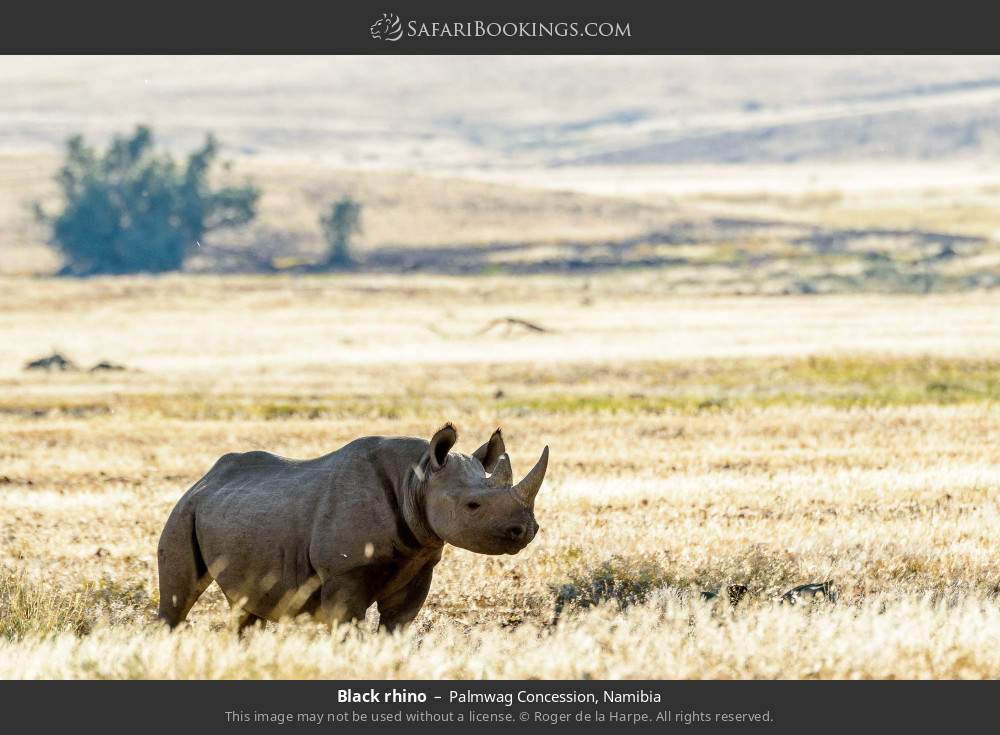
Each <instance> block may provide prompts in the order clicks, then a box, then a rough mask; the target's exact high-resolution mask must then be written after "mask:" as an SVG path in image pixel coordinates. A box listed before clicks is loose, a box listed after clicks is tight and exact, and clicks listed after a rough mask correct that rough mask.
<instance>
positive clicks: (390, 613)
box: [378, 562, 436, 633]
mask: <svg viewBox="0 0 1000 735" xmlns="http://www.w3.org/2000/svg"><path fill="white" fill-rule="evenodd" d="M435 563H436V562H429V563H427V564H426V565H425V566H424V567H423V569H421V570H420V572H418V573H417V575H416V576H415V577H414V578H413V579H411V580H410V582H409V583H408V584H407V585H406V586H405V587H403V588H402V589H401V590H399V591H398V592H395V593H394V594H392V595H389V596H388V597H386V598H385V599H382V600H379V601H378V613H379V620H378V626H379V628H385V629H386V630H387V631H389V632H390V633H391V632H392V631H394V630H395V629H396V628H399V627H401V626H403V625H406V624H407V623H410V622H411V621H412V620H413V619H414V618H415V617H417V613H419V612H420V608H422V607H423V606H424V600H426V599H427V593H428V592H429V591H430V589H431V579H432V578H433V577H434V564H435Z"/></svg>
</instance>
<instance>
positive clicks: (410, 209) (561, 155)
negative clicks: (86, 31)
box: [0, 57, 1000, 292]
mask: <svg viewBox="0 0 1000 735" xmlns="http://www.w3.org/2000/svg"><path fill="white" fill-rule="evenodd" d="M0 88H2V89H3V95H0V254H2V257H0V261H2V262H0V267H2V268H3V270H4V271H6V272H37V271H42V272H44V271H45V270H47V269H52V268H54V267H55V266H56V259H55V257H54V256H53V254H52V253H51V251H49V250H48V249H47V248H45V247H44V246H43V242H44V239H45V232H44V231H43V230H42V229H41V228H40V227H39V226H37V225H36V224H35V223H34V222H33V220H32V218H31V213H30V211H29V208H28V206H27V202H29V201H30V200H32V199H36V198H40V199H42V200H43V201H44V200H46V197H50V196H51V195H52V193H53V192H54V186H53V185H52V183H51V177H52V174H53V173H54V170H55V168H56V165H57V163H58V158H57V156H58V154H59V153H60V149H61V146H62V144H63V142H64V140H65V139H66V138H67V137H68V136H69V135H71V134H74V133H77V132H81V133H83V134H84V135H86V136H87V137H88V139H89V140H92V141H94V142H97V143H104V142H105V141H106V140H107V139H108V137H109V136H110V135H111V134H112V133H114V132H127V131H129V130H131V128H132V127H133V126H134V125H136V124H138V123H146V124H149V125H151V126H152V127H153V129H154V131H155V133H156V135H157V137H158V139H159V140H160V141H161V143H163V144H164V145H166V146H168V147H171V148H173V149H175V150H176V151H178V152H186V151H189V150H191V149H192V148H194V147H195V146H196V145H197V144H198V143H200V141H201V140H202V139H203V136H204V134H205V132H206V131H213V132H214V133H215V134H216V135H217V136H218V137H219V138H220V140H221V141H222V143H223V145H224V154H225V156H226V157H227V158H228V159H230V160H232V161H233V162H234V164H235V170H236V172H237V173H238V174H240V175H247V176H251V177H253V178H254V180H256V181H257V183H258V184H259V185H261V187H262V188H263V190H264V196H263V199H262V202H261V206H260V214H259V216H258V218H257V221H256V222H255V224H254V225H253V226H252V227H250V228H248V229H247V230H245V231H242V232H239V233H232V234H231V235H229V236H226V235H224V234H223V235H219V236H216V237H215V238H212V241H211V242H207V243H205V245H206V248H205V250H204V251H203V253H202V257H200V258H194V259H192V261H191V263H190V265H189V267H190V268H192V269H220V268H223V269H225V268H229V269H232V268H234V267H235V268H236V269H240V268H242V267H245V266H241V265H239V264H236V265H233V264H232V263H227V262H223V259H221V258H220V257H219V255H218V252H217V251H215V250H213V248H212V247H211V246H212V245H215V246H218V247H222V246H237V247H250V248H253V249H254V251H255V252H256V253H258V254H262V255H263V256H264V257H267V258H272V259H279V262H280V259H281V258H292V259H295V258H308V257H310V255H311V254H315V253H316V252H317V251H318V250H319V248H320V247H321V244H320V230H319V224H318V216H319V212H320V210H321V209H322V207H323V206H325V205H326V203H327V202H328V201H329V200H331V199H332V198H334V197H337V196H340V195H342V194H345V193H346V194H350V195H351V196H354V197H355V198H357V199H359V200H360V201H361V202H362V204H363V206H364V213H365V216H364V220H365V222H364V233H363V236H362V240H361V242H362V244H363V245H364V247H365V248H366V249H367V252H368V255H369V256H370V262H369V263H368V267H369V268H372V269H380V270H389V271H399V270H413V269H418V270H419V269H428V270H435V271H458V272H465V273H469V272H472V273H475V272H480V271H482V270H491V271H496V270H503V269H510V270H522V271H523V270H543V271H547V270H559V269H566V268H574V269H587V268H591V269H593V268H606V267H618V266H621V265H627V266H630V267H657V266H661V265H673V266H681V268H679V269H678V270H677V271H676V273H677V274H678V277H677V278H676V279H674V280H675V281H677V283H674V284H672V286H673V287H676V288H681V289H687V290H691V289H692V288H695V289H696V290H708V291H725V292H733V291H736V292H742V291H752V292H781V291H788V290H791V291H806V292H812V291H829V290H834V291H843V290H859V289H864V290H904V291H914V290H915V291H922V290H940V289H945V290H955V289H964V288H977V287H992V286H994V285H996V283H997V265H998V262H1000V256H998V255H997V253H996V252H995V247H994V244H995V243H994V240H995V239H996V237H997V234H998V232H1000V217H997V215H996V214H995V212H996V211H997V207H996V206H995V204H996V202H997V199H998V198H1000V173H998V172H1000V168H998V166H997V162H998V160H1000V62H998V60H997V59H994V58H963V57H947V58H919V57H905V58H883V57H876V58H865V57H831V58H827V57H807V58H794V59H789V58H781V57H778V58H771V57H749V58H727V57H712V58H694V57H635V58H632V57H409V58H392V57H353V58H352V57H338V58H323V57H306V58H295V57H265V58H258V59H254V58H229V57H208V58H198V57H182V58H161V57H140V58H124V57H111V58H100V57H86V58H70V57H53V58H23V59H18V58H8V59H6V60H5V61H4V63H3V64H2V65H0ZM748 220H749V221H748ZM914 231H915V232H914ZM940 234H944V235H946V237H944V238H941V237H938V235H940ZM953 236H960V237H962V238H968V239H959V240H952V239H950V238H951V237H953ZM488 244H492V245H495V246H500V247H494V248H493V249H492V250H490V251H489V252H484V251H481V250H480V247H481V246H482V245H488ZM687 245H697V246H703V247H698V248H696V249H695V250H693V251H691V250H684V248H683V246H687ZM946 246H947V249H946V250H945V257H944V258H940V259H939V258H937V257H936V256H939V255H941V252H942V250H943V249H945V247H946ZM439 248H449V249H451V252H450V253H448V254H447V255H446V256H444V255H442V254H441V253H440V252H434V251H435V250H436V249H439ZM468 248H473V251H472V252H468ZM400 249H409V250H411V252H410V253H409V254H402V253H400ZM864 255H868V256H869V257H868V259H867V260H866V259H865V258H864V257H862V256H864ZM956 255H957V256H960V257H959V258H958V259H957V261H956V259H955V257H954V256H956ZM883 256H885V257H883ZM792 261H794V262H795V269H796V270H798V271H799V273H800V275H801V278H799V279H794V278H790V277H789V276H788V273H787V271H788V269H789V265H790V262H792ZM942 261H947V262H942ZM691 269H694V270H695V271H696V273H695V274H694V275H693V276H692V273H691V272H690V271H691ZM929 281H930V282H929ZM692 284H694V285H692Z"/></svg>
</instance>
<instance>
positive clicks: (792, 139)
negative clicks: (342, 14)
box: [0, 56, 1000, 170]
mask: <svg viewBox="0 0 1000 735" xmlns="http://www.w3.org/2000/svg"><path fill="white" fill-rule="evenodd" d="M0 85H2V87H3V89H4V95H3V96H2V97H0V152H12V151H13V152H18V153H23V152H30V151H51V150H53V149H54V148H55V147H56V146H58V145H59V144H60V143H61V141H62V140H63V139H65V137H66V136H68V135H70V134H72V133H75V132H79V131H82V132H84V133H88V134H90V135H92V136H94V137H98V138H99V137H102V136H106V135H108V134H109V133H110V132H112V131H114V130H121V129H124V128H127V127H130V126H131V125H133V124H135V123H136V122H140V121H141V122H146V123H149V124H152V125H153V126H154V127H155V129H156V130H157V132H158V133H159V134H160V136H161V137H162V138H163V139H165V140H166V141H168V142H169V143H173V144H175V145H176V146H177V147H190V146H191V145H193V144H194V143H195V142H196V141H197V140H200V137H201V135H202V133H203V131H204V130H206V129H211V130H214V131H215V132H217V133H218V134H219V136H220V137H221V139H222V140H223V141H225V142H226V143H227V144H228V145H229V146H230V149H231V152H232V153H234V154H236V155H239V156H261V157H276V158H280V159H283V160H288V159H290V158H291V159H294V158H296V157H299V158H302V159H303V160H308V161H311V162H323V163H328V164H331V165H337V166H352V167H377V168H415V169H424V170H444V169H447V170H455V169H461V168H467V167H475V168H484V167H505V166H539V165H543V166H547V165H574V164H588V165H603V164H618V165H620V164H660V163H677V162H684V163H692V162H694V163H697V162H706V163H730V162H748V163H752V162H785V161H814V160H841V161H842V160H862V159H864V160H868V159H871V158H873V157H874V158H891V159H897V160H927V159H936V158H953V157H971V156H989V157H994V158H995V157H1000V60H998V59H997V58H968V57H943V58H937V57H931V58H919V57H905V58H886V57H875V58H869V57H832V58H825V57H806V58H787V57H778V58H769V57H750V58H733V57H710V58H698V57H480V56H477V57H467V58H456V57H439V58H435V57H408V58H403V57H398V58H397V57H365V58H351V57H332V58H323V57H306V58H283V57H268V58H262V59H254V58H227V57H209V58H198V57H182V58H178V59H170V58H163V57H142V58H136V59H127V60H126V59H123V58H121V57H115V58H100V57H86V58H82V59H74V58H64V57H56V58H44V57H38V58H27V59H24V58H11V57H7V58H4V59H2V60H0Z"/></svg>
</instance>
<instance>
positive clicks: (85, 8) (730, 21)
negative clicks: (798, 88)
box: [0, 0, 1000, 54]
mask: <svg viewBox="0 0 1000 735" xmlns="http://www.w3.org/2000/svg"><path fill="white" fill-rule="evenodd" d="M971 7H976V6H971ZM6 15H7V17H6V18H4V20H3V21H2V22H0V49H2V50H3V51H4V52H5V53H46V54H53V53H73V54H77V53H88V54H89V53H115V54H158V53H207V54H223V53H225V54H250V53H267V54H687V53H795V54H803V53H893V54H907V53H993V52H995V51H996V50H997V49H998V48H1000V41H998V40H997V33H996V30H995V28H996V26H995V23H992V22H991V20H992V18H991V17H990V16H991V15H992V13H991V12H990V11H989V5H988V4H980V5H979V6H978V9H976V10H971V11H969V10H963V8H962V7H961V6H960V5H956V4H954V3H952V4H949V5H948V6H947V7H944V8H942V7H940V6H937V5H927V4H924V5H921V4H919V3H910V4H908V5H907V6H902V5H900V6H898V7H893V6H892V5H889V4H886V3H872V2H869V3H866V4H864V5H860V4H859V5H858V6H853V7H852V6H851V5H849V4H846V3H815V2H806V3H803V2H799V3H788V4H777V3H773V2H771V3H769V2H758V3H737V2H720V1H719V0H710V1H708V2H683V3H682V2H675V1H662V2H650V1H649V0H646V1H645V2H636V1H635V0H615V1H614V2H611V1H606V2H584V1H583V0H580V1H578V2H561V3H553V2H537V1H536V2H524V1H523V0H520V1H514V0H511V1H508V2H503V3H500V2H496V3H489V2H485V3H472V2H455V0H448V1H445V0H422V1H414V0H407V1H406V2H403V1H402V0H388V1H387V2H375V3H361V2H355V3H351V2H336V3H334V2H285V3H276V4H263V5H262V4H259V3H246V4H235V3H226V4H223V3H199V4H197V5H194V4H192V5H190V6H185V5H183V4H179V3H168V4H163V3H160V4H152V5H149V4H138V5H137V4H134V3H133V4H129V5H128V6H125V7H123V8H121V9H117V10H109V9H108V5H107V4H93V3H87V4H79V3H74V4H69V5H66V4H61V5H57V4H55V3H45V2H42V3H34V4H30V5H28V6H19V7H18V8H17V10H16V12H15V11H14V10H13V9H12V8H9V9H8V10H7V13H6Z"/></svg>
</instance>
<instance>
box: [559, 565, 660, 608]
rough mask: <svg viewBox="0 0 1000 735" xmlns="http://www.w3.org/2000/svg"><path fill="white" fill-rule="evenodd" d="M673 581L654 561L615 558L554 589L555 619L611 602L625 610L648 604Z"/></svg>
mask: <svg viewBox="0 0 1000 735" xmlns="http://www.w3.org/2000/svg"><path fill="white" fill-rule="evenodd" d="M672 581H673V580H672V578H671V577H670V575H669V574H668V573H667V572H666V570H664V569H663V567H662V566H660V564H658V563H657V562H655V561H653V560H652V559H646V558H640V559H626V558H624V557H621V556H613V557H611V558H610V559H606V560H605V561H603V562H601V563H600V564H598V565H596V566H594V567H590V568H587V569H584V570H581V571H579V572H577V573H575V574H573V576H572V577H571V578H570V580H569V582H567V583H565V584H561V585H555V586H553V587H552V588H551V589H552V593H553V594H554V595H555V601H554V602H555V619H556V620H558V619H559V617H560V616H561V615H562V613H563V611H564V610H566V609H567V608H577V609H586V608H588V607H593V606H595V605H600V604H601V603H602V602H607V601H613V602H615V603H616V604H617V606H618V609H619V610H624V609H625V608H627V607H628V606H629V605H636V604H641V603H643V602H645V601H646V599H647V598H648V597H649V595H650V593H652V592H653V591H654V590H657V589H660V588H662V587H665V586H667V585H669V584H670V583H671V582H672Z"/></svg>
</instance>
